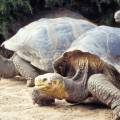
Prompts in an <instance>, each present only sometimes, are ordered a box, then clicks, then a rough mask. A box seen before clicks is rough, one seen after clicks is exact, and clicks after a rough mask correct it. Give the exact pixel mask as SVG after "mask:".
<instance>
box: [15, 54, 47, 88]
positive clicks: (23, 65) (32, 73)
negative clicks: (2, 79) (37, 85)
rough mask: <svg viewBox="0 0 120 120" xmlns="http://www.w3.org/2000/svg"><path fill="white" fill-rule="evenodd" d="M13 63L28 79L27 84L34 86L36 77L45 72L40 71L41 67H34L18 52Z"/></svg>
mask: <svg viewBox="0 0 120 120" xmlns="http://www.w3.org/2000/svg"><path fill="white" fill-rule="evenodd" d="M13 63H14V65H15V67H16V69H17V71H19V73H20V74H21V76H23V77H24V78H25V79H26V80H27V86H28V87H33V86H34V79H35V77H37V76H38V75H40V74H43V73H45V72H44V71H40V70H39V69H37V68H35V67H33V66H32V65H31V64H30V63H29V62H27V61H25V60H23V59H22V58H20V57H19V56H18V55H17V54H15V55H14V56H13Z"/></svg>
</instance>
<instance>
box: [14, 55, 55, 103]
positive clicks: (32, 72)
mask: <svg viewBox="0 0 120 120" xmlns="http://www.w3.org/2000/svg"><path fill="white" fill-rule="evenodd" d="M13 62H14V64H15V67H16V69H17V70H18V71H19V72H20V74H21V75H22V76H23V77H24V78H25V79H26V80H27V86H29V87H32V86H34V79H35V77H37V76H38V75H40V74H43V73H44V72H43V71H40V70H36V69H35V68H34V67H33V66H32V65H31V64H30V63H28V62H26V61H25V60H23V59H21V58H20V57H19V56H17V55H15V56H14V57H13ZM32 98H33V101H34V103H38V104H39V105H50V104H53V103H54V101H55V100H54V98H52V97H49V96H48V95H46V94H44V93H42V92H41V91H39V93H38V92H37V91H36V90H34V92H33V93H32ZM38 98H39V99H38Z"/></svg>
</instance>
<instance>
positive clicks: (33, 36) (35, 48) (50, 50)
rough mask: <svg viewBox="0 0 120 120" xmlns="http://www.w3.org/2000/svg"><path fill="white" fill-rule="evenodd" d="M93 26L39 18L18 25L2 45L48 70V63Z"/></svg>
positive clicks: (85, 22)
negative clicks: (15, 31)
mask: <svg viewBox="0 0 120 120" xmlns="http://www.w3.org/2000/svg"><path fill="white" fill-rule="evenodd" d="M95 27H96V25H95V24H93V23H91V22H88V21H86V20H81V19H73V18H69V17H61V18H54V19H47V18H43V19H40V20H37V21H35V22H32V23H30V24H28V25H27V26H25V27H23V28H21V29H20V30H19V31H18V32H17V33H16V34H15V35H14V36H13V37H12V38H10V39H9V40H7V41H5V42H4V43H3V45H4V47H5V48H6V49H9V50H12V51H15V52H16V53H17V55H19V56H20V57H21V58H23V59H24V60H27V61H28V62H30V63H31V64H32V65H33V66H35V67H37V68H39V69H42V70H45V71H49V72H50V71H52V62H53V61H54V60H55V59H56V58H57V57H59V56H60V55H61V53H63V52H64V51H65V50H66V49H67V48H68V47H69V46H70V45H71V43H72V42H73V40H75V39H77V38H78V37H79V36H80V35H81V34H83V33H85V32H86V31H88V30H90V29H92V28H95Z"/></svg>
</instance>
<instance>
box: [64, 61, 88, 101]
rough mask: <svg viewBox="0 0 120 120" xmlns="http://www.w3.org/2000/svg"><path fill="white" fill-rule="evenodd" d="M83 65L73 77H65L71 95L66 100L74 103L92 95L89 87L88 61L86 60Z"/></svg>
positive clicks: (66, 86) (66, 87) (67, 89)
mask: <svg viewBox="0 0 120 120" xmlns="http://www.w3.org/2000/svg"><path fill="white" fill-rule="evenodd" d="M82 67H83V68H82V69H77V70H76V74H75V75H74V77H73V78H67V77H64V78H63V79H64V84H65V89H66V91H67V93H68V95H69V97H68V98H67V99H66V100H67V101H69V102H72V103H79V102H82V101H84V100H85V99H87V98H88V96H89V95H90V94H89V91H88V89H87V80H88V79H87V77H88V62H87V61H86V62H85V64H84V65H83V66H82ZM78 68H79V67H78Z"/></svg>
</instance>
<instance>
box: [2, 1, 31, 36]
mask: <svg viewBox="0 0 120 120" xmlns="http://www.w3.org/2000/svg"><path fill="white" fill-rule="evenodd" d="M31 13H32V7H31V5H30V1H29V0H0V36H4V38H8V37H9V36H10V33H9V30H10V25H11V24H13V23H14V22H16V21H17V20H20V19H22V18H23V15H25V14H31Z"/></svg>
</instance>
